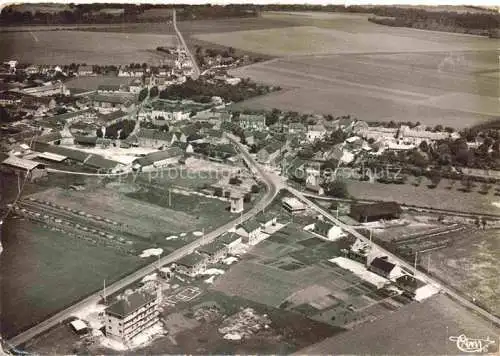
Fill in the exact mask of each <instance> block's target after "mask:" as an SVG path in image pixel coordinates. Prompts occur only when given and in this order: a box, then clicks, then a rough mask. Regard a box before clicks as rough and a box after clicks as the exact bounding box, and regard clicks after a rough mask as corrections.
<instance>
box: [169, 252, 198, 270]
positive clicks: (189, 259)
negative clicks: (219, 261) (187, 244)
mask: <svg viewBox="0 0 500 356" xmlns="http://www.w3.org/2000/svg"><path fill="white" fill-rule="evenodd" d="M204 260H205V257H204V256H202V255H200V254H199V253H196V252H193V253H190V254H189V255H186V256H184V257H181V258H180V259H179V260H177V261H175V264H176V265H178V266H183V267H186V268H192V267H195V266H197V265H198V264H200V263H201V262H203V261H204Z"/></svg>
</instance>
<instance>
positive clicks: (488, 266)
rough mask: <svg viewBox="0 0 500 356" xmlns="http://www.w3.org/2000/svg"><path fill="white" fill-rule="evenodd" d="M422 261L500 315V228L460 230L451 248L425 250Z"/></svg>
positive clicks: (443, 278)
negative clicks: (499, 293)
mask: <svg viewBox="0 0 500 356" xmlns="http://www.w3.org/2000/svg"><path fill="white" fill-rule="evenodd" d="M419 257H420V264H421V265H423V266H424V267H425V268H427V267H430V268H429V269H430V272H431V273H432V274H433V275H435V276H437V277H438V278H440V279H442V280H444V281H446V282H447V283H449V284H450V285H451V286H453V287H455V288H456V289H458V290H460V291H462V292H463V293H465V294H466V295H467V296H469V297H470V298H476V299H477V301H478V302H479V303H480V304H482V305H484V306H486V308H488V309H489V310H491V312H492V313H493V314H496V315H500V305H499V304H498V290H499V289H500V281H499V279H498V276H499V275H500V265H499V264H498V260H499V259H500V237H499V235H498V231H497V230H495V229H493V230H486V231H480V230H479V231H476V232H474V233H470V232H469V233H457V236H455V237H454V243H453V245H452V246H451V247H447V248H443V249H439V250H436V251H430V252H427V253H423V254H422V255H420V256H419Z"/></svg>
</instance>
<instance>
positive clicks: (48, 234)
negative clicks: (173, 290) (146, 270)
mask: <svg viewBox="0 0 500 356" xmlns="http://www.w3.org/2000/svg"><path fill="white" fill-rule="evenodd" d="M2 237H3V238H2V244H3V247H4V251H3V252H2V256H1V259H2V274H1V280H0V282H1V288H0V291H1V300H2V305H1V308H2V325H1V326H2V328H1V332H2V336H3V337H6V338H9V337H12V336H14V335H16V334H17V333H18V332H20V331H21V330H23V329H26V328H28V327H29V326H31V325H32V324H35V323H37V322H40V321H41V320H44V319H45V318H47V317H48V316H49V315H51V314H53V313H55V312H57V311H58V310H60V309H61V308H63V307H64V306H67V305H71V304H72V303H73V302H75V301H77V300H79V299H81V298H82V297H83V296H85V295H88V294H90V293H92V292H94V291H96V290H98V289H99V288H102V284H103V280H104V279H106V282H107V283H112V282H113V281H115V280H118V279H119V278H120V277H122V276H124V275H126V274H128V273H130V272H132V271H133V270H135V269H137V268H138V267H139V266H141V265H142V264H144V263H145V262H146V260H144V259H140V258H139V257H135V256H130V255H124V254H119V253H117V252H116V251H115V250H113V249H110V248H102V247H101V246H96V245H92V244H90V243H88V242H86V241H84V240H80V239H77V238H73V237H71V236H67V235H66V234H62V233H60V232H57V231H52V230H49V229H46V228H43V227H41V226H40V225H38V224H35V223H31V222H30V221H28V220H21V219H17V218H15V219H10V220H8V222H7V224H4V227H3V233H2Z"/></svg>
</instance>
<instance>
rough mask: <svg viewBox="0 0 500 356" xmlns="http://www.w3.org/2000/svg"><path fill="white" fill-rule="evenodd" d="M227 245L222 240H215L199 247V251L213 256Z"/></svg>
mask: <svg viewBox="0 0 500 356" xmlns="http://www.w3.org/2000/svg"><path fill="white" fill-rule="evenodd" d="M225 247H226V244H225V243H224V242H222V241H218V240H215V241H213V242H211V243H209V244H206V245H202V246H201V247H200V248H198V252H199V253H203V254H205V255H208V256H213V255H215V254H216V253H217V252H219V251H221V250H222V249H224V248H225Z"/></svg>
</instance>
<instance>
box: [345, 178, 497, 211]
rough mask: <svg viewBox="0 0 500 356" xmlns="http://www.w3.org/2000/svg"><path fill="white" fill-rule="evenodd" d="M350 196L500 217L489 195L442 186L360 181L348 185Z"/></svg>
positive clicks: (493, 199) (495, 197)
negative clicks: (497, 215)
mask: <svg viewBox="0 0 500 356" xmlns="http://www.w3.org/2000/svg"><path fill="white" fill-rule="evenodd" d="M347 186H348V190H349V192H350V193H351V194H352V195H353V196H354V197H355V198H356V199H361V200H363V199H368V200H382V201H397V202H399V203H401V204H408V205H416V206H422V207H431V208H436V209H448V210H458V211H462V212H468V213H478V214H480V213H483V214H500V208H498V207H497V206H495V205H494V204H493V203H494V202H497V201H498V200H499V199H498V197H497V196H494V195H493V192H490V194H488V195H483V194H479V193H478V192H477V191H471V192H469V193H465V192H462V191H459V190H458V188H459V187H458V186H459V184H457V188H454V189H450V190H448V189H446V187H445V186H446V183H445V182H444V181H443V182H441V183H440V184H439V185H438V187H437V188H435V189H430V188H428V187H426V186H425V184H424V183H422V184H421V185H420V186H418V187H416V186H414V185H410V184H398V185H394V184H383V183H377V182H375V183H370V182H360V181H348V183H347Z"/></svg>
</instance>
